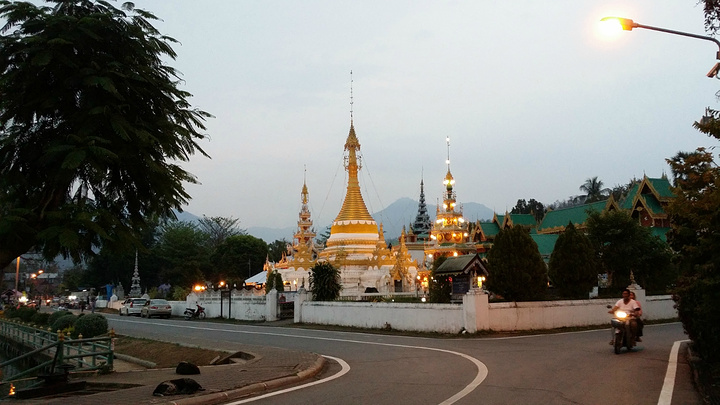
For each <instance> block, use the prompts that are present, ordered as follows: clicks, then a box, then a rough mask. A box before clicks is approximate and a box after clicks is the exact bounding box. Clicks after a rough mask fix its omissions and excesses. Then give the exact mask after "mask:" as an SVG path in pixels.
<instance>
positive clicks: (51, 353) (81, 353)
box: [0, 320, 115, 383]
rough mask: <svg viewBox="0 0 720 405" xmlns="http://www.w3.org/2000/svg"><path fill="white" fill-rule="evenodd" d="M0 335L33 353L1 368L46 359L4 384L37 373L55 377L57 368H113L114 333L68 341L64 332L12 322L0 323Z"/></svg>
mask: <svg viewBox="0 0 720 405" xmlns="http://www.w3.org/2000/svg"><path fill="white" fill-rule="evenodd" d="M0 336H2V337H4V338H5V339H7V340H10V341H12V342H14V343H17V344H19V345H21V346H24V347H26V348H28V349H32V350H31V351H29V352H27V353H25V354H23V355H21V356H18V357H15V358H13V359H11V360H8V361H5V362H3V363H0V368H2V367H6V366H9V365H13V364H16V363H18V362H20V361H22V360H25V359H29V358H34V359H37V358H43V357H44V358H47V359H48V360H46V361H41V362H40V364H38V365H36V366H34V367H32V368H29V369H27V370H24V371H22V372H20V373H18V374H15V375H12V376H9V377H7V378H5V379H3V380H2V382H3V383H6V382H11V381H16V380H19V379H22V378H24V377H26V376H29V375H32V374H33V373H35V372H38V371H43V370H45V371H47V372H48V373H49V374H54V373H55V372H56V369H65V370H66V371H67V369H73V370H74V371H75V372H79V371H92V370H99V369H101V368H102V369H106V370H107V371H112V369H113V358H114V356H113V349H114V340H115V331H114V330H110V334H109V336H103V337H95V338H89V339H83V338H82V335H80V336H78V339H67V338H66V336H65V335H64V334H63V333H62V332H58V333H53V332H50V331H48V330H44V329H39V328H35V327H33V326H29V325H23V324H19V323H16V322H12V321H7V320H0Z"/></svg>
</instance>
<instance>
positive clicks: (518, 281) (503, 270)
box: [487, 226, 548, 301]
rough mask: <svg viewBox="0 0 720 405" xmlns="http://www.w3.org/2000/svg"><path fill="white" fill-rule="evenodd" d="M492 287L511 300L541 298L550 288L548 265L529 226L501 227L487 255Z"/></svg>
mask: <svg viewBox="0 0 720 405" xmlns="http://www.w3.org/2000/svg"><path fill="white" fill-rule="evenodd" d="M487 259H488V272H489V273H490V274H489V275H488V279H487V288H488V290H490V291H492V292H494V293H496V294H499V295H501V296H502V297H503V298H505V299H508V300H511V301H527V300H537V299H540V298H542V297H543V296H544V294H545V291H546V290H547V282H548V277H547V268H546V267H545V263H544V262H543V259H542V257H541V256H540V251H539V250H538V247H537V244H536V243H535V241H533V240H532V238H531V237H530V234H529V232H528V230H527V228H525V227H523V226H515V227H512V228H510V229H504V230H501V231H500V233H498V234H497V236H496V237H495V243H494V245H493V248H492V249H491V250H490V252H489V253H488V256H487Z"/></svg>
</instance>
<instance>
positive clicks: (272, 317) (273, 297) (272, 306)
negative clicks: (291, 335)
mask: <svg viewBox="0 0 720 405" xmlns="http://www.w3.org/2000/svg"><path fill="white" fill-rule="evenodd" d="M277 320H278V292H277V290H275V289H272V290H270V292H269V293H267V294H265V321H268V322H269V321H277Z"/></svg>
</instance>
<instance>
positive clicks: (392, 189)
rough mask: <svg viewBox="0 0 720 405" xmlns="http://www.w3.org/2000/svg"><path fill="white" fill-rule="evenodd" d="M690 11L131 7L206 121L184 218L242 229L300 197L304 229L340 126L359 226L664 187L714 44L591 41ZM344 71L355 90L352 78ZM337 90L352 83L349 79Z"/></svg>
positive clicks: (309, 1)
mask: <svg viewBox="0 0 720 405" xmlns="http://www.w3.org/2000/svg"><path fill="white" fill-rule="evenodd" d="M696 3H697V2H696V1H693V0H688V1H668V0H636V1H632V2H628V1H590V0H554V1H551V2H538V1H514V2H508V1H503V2H495V1H477V0H471V1H396V0H393V1H346V0H333V1H319V0H317V1H314V0H305V1H273V0H269V1H246V0H242V1H239V0H226V1H219V0H217V1H203V2H198V1H189V0H174V1H172V2H170V1H165V2H158V1H149V0H142V1H135V4H136V6H137V7H138V8H142V9H145V10H149V11H152V12H153V13H155V14H156V15H157V16H158V17H159V18H161V19H162V20H163V21H161V22H157V23H156V24H155V25H156V27H157V28H158V29H159V30H160V31H161V32H162V33H163V34H165V35H168V36H171V37H173V38H175V39H177V40H178V41H179V42H180V43H179V44H176V45H175V46H174V49H175V51H176V52H177V54H178V56H177V59H176V60H175V61H169V64H170V65H171V66H173V67H175V68H176V69H178V70H179V71H180V72H181V73H182V75H183V76H182V78H183V80H184V81H183V83H182V85H181V87H182V88H183V89H184V90H187V91H188V92H190V93H191V94H193V97H192V98H191V99H190V102H191V103H192V105H193V106H194V107H197V108H199V109H202V110H204V111H207V112H209V113H211V114H213V115H214V118H211V119H209V120H208V121H207V134H208V135H209V139H208V140H207V141H201V142H200V144H201V147H202V148H203V149H204V150H205V151H206V152H207V153H208V154H209V155H210V156H211V159H208V158H205V157H203V156H201V155H195V156H193V157H192V158H191V160H190V161H189V162H187V163H184V164H183V167H184V168H185V169H186V170H188V171H189V172H191V173H192V174H194V175H195V176H197V178H198V181H199V182H200V184H197V185H193V184H189V185H187V187H186V190H187V191H188V192H189V194H190V195H191V196H192V200H191V201H190V203H189V204H188V205H187V206H186V207H185V210H186V211H188V212H190V213H192V214H195V215H197V216H202V215H206V216H224V217H233V218H238V219H239V220H240V226H241V227H244V228H246V227H254V226H267V227H275V228H282V227H289V226H295V225H296V224H297V220H298V212H299V210H300V207H301V201H300V192H301V189H302V185H303V181H306V182H307V186H308V190H309V193H310V209H311V212H312V215H313V219H314V221H315V224H316V225H322V226H324V225H327V224H329V223H330V222H331V221H332V220H333V219H334V218H335V216H336V215H337V214H338V212H339V210H340V207H341V205H342V200H343V197H344V195H345V183H346V177H347V175H346V172H345V170H344V167H343V146H344V143H345V139H346V137H347V135H348V131H349V128H350V110H351V104H350V101H351V96H350V93H351V92H350V88H351V80H352V101H353V104H352V111H353V120H354V126H355V130H356V133H357V136H358V139H359V141H360V144H361V154H362V157H363V168H362V170H361V173H360V176H361V177H360V181H361V188H362V192H363V196H364V198H365V202H366V204H367V206H368V209H369V210H370V212H376V211H380V210H382V209H383V208H385V207H387V206H388V205H390V204H391V203H392V202H394V201H395V200H397V199H399V198H402V197H409V198H412V199H415V200H417V199H418V198H419V194H420V181H421V179H423V178H424V182H425V196H426V200H427V202H428V203H435V202H437V201H438V199H441V198H442V191H443V186H442V180H443V178H444V177H445V174H446V172H447V166H446V159H447V155H448V147H447V145H446V137H449V139H450V148H449V154H450V162H451V163H450V166H451V170H452V174H453V176H454V177H455V181H456V184H455V191H456V193H457V198H458V202H460V203H462V202H477V203H482V204H485V205H486V206H488V207H489V208H491V209H494V210H495V211H496V212H498V213H503V212H505V210H510V209H511V208H512V207H513V206H514V205H515V203H516V202H517V200H518V199H520V198H524V199H530V198H534V199H536V200H538V201H541V202H543V203H545V204H550V203H552V202H554V201H557V200H564V199H567V198H568V197H570V196H574V195H579V194H581V192H580V191H579V189H578V188H579V186H580V185H581V184H583V183H584V182H585V180H586V179H588V178H590V177H594V176H598V178H599V179H600V180H602V181H603V182H604V184H605V186H607V187H613V186H615V185H619V184H625V183H627V182H628V181H630V180H631V179H633V178H642V176H643V175H644V174H647V175H648V176H649V177H660V176H661V175H663V174H664V173H667V174H669V173H670V171H669V167H668V166H667V164H666V162H665V159H666V158H668V157H671V156H673V155H674V154H675V153H677V152H678V151H680V150H683V151H690V150H694V149H695V148H696V147H698V146H712V145H713V144H716V142H713V140H711V139H709V138H707V137H706V136H705V135H703V134H701V133H699V132H698V131H696V130H695V129H694V128H693V127H692V124H693V122H694V121H697V120H699V119H700V118H701V117H702V115H703V113H704V111H705V108H706V107H714V108H719V106H718V102H717V99H716V95H715V93H716V92H717V91H718V90H719V89H720V86H719V85H720V82H718V81H716V79H710V78H708V77H706V73H707V72H708V71H709V70H710V69H711V68H712V66H713V65H714V64H715V63H716V60H715V55H716V52H717V51H718V49H716V48H717V45H716V44H714V43H712V42H709V41H703V40H698V39H692V38H686V37H681V36H677V35H670V34H666V33H661V32H655V31H650V30H644V29H635V30H633V31H631V32H630V31H625V32H619V33H618V34H617V35H616V36H614V37H608V36H606V35H602V34H601V33H600V30H599V29H598V27H599V26H600V24H599V20H600V19H601V18H602V17H605V16H622V17H627V18H632V19H634V20H635V21H636V22H638V23H640V24H645V25H651V26H656V27H663V28H669V29H674V30H678V31H686V32H691V33H696V34H703V35H704V34H705V32H704V26H703V12H702V6H701V5H697V4H696ZM351 71H352V76H351V74H350V72H351ZM351 78H352V79H351Z"/></svg>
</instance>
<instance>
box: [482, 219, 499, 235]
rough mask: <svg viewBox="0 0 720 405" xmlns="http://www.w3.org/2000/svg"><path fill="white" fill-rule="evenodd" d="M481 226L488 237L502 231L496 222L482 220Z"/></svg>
mask: <svg viewBox="0 0 720 405" xmlns="http://www.w3.org/2000/svg"><path fill="white" fill-rule="evenodd" d="M480 228H481V229H482V231H483V233H484V234H485V236H486V237H490V236H495V235H497V234H498V232H500V227H499V226H498V224H496V223H494V222H481V223H480Z"/></svg>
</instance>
